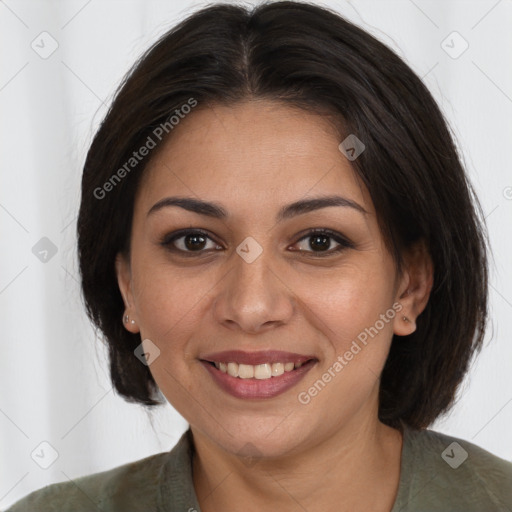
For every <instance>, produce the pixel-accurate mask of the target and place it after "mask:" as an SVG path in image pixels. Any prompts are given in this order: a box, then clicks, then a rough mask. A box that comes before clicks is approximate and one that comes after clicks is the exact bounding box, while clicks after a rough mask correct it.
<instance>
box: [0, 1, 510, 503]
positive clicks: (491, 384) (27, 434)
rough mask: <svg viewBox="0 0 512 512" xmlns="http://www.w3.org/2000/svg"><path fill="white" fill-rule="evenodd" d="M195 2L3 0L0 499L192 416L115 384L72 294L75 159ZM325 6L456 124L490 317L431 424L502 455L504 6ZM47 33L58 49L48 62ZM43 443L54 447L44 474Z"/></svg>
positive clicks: (506, 430)
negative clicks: (481, 221)
mask: <svg viewBox="0 0 512 512" xmlns="http://www.w3.org/2000/svg"><path fill="white" fill-rule="evenodd" d="M203 5H204V2H202V1H194V2H185V1H181V2H179V1H176V2H170V1H155V0H153V1H148V2H144V1H142V0H141V1H131V2H130V1H104V0H102V1H100V0H89V1H86V0H80V1H60V2H50V1H46V2H45V1H36V0H33V1H16V0H3V1H0V48H1V49H2V63H1V66H0V111H1V113H2V115H1V117H0V130H1V132H0V141H1V143H2V145H1V151H0V162H1V184H0V226H1V236H0V244H1V251H0V314H1V326H2V336H1V349H2V350H1V359H0V360H1V371H0V389H1V394H0V433H1V435H0V445H1V447H0V457H1V461H2V462H1V464H0V508H6V507H7V506H9V505H10V504H11V503H13V502H14V501H16V500H17V499H19V498H20V497H22V496H24V495H25V494H27V493H28V492H30V491H32V490H35V489H38V488H40V487H42V486H44V485H47V484H49V483H52V482H57V481H67V480H68V479H71V478H75V477H78V476H81V475H84V474H89V473H93V472H97V471H101V470H105V469H109V468H111V467H114V466H117V465H120V464H123V463H126V462H130V461H133V460H136V459H139V458H142V457H145V456H148V455H151V454H153V453H157V452H161V451H166V450H169V449H170V448H172V446H173V445H174V444H175V443H176V441H177V440H178V438H179V437H180V435H181V433H182V432H183V431H184V430H185V428H186V426H187V425H186V423H185V421H184V420H183V419H182V418H181V417H180V416H179V415H178V414H177V413H176V412H175V411H174V410H173V409H172V408H171V407H170V406H169V407H167V408H163V409H161V410H159V411H158V412H155V413H154V414H153V415H152V418H153V421H152V422H151V421H150V419H149V417H148V415H147V414H146V413H145V411H144V410H143V408H142V407H140V406H136V405H131V404H128V403H126V402H124V401H123V400H122V399H121V398H119V397H118V396H117V395H115V394H114V392H113V390H112V386H111V384H110V381H109V376H108V367H107V364H106V353H105V350H104V347H103V346H102V344H101V343H100V342H99V341H96V340H95V337H94V332H93V331H92V329H91V327H90V325H89V323H88V321H87V319H86V317H85V314H84V311H83V307H82V303H81V299H80V295H79V286H78V281H77V264H76V252H75V225H76V224H75V222H76V213H77V210H78V201H79V197H80V189H79V185H80V175H81V167H82V165H83V162H84V158H85V153H86V150H87V148H88V145H89V143H90V141H91V138H92V135H93V133H94V131H95V130H96V128H97V127H98V124H99V122H100V121H101V119H102V118H103V116H104V114H105V113H106V108H107V106H108V105H109V102H110V100H111V98H112V94H113V92H114V90H115V87H116V86H117V85H118V83H119V82H120V80H121V78H122V76H123V75H124V74H125V72H127V71H128V69H129V68H130V66H131V65H132V64H133V63H134V61H135V59H136V58H137V57H138V56H139V55H140V54H141V53H142V52H143V51H144V50H145V49H147V48H148V47H149V45H150V44H151V43H152V42H154V41H155V40H156V39H157V38H158V37H159V36H160V35H161V34H162V33H163V32H165V31H166V30H167V29H168V28H170V27H171V26H172V25H174V24H175V23H176V22H177V21H178V20H180V19H182V18H183V17H185V15H187V14H189V13H190V12H192V11H194V10H195V9H196V7H197V6H203ZM323 5H326V6H330V7H334V8H335V9H336V10H338V11H339V12H340V13H341V14H343V15H344V16H346V17H347V18H348V19H350V20H352V21H354V22H355V23H357V24H358V25H360V26H362V27H363V28H365V29H366V30H368V31H369V32H370V33H372V34H373V35H375V36H376V37H377V38H379V39H380V40H382V41H383V42H385V43H387V44H388V45H389V46H391V47H392V48H393V49H395V50H396V51H397V52H398V54H399V55H400V56H401V57H402V58H404V59H405V61H406V62H408V63H409V65H410V66H411V67H412V68H413V69H414V70H415V71H416V72H417V74H418V75H419V76H421V77H423V79H424V81H425V83H426V84H427V86H428V87H429V89H430V90H431V91H432V93H433V94H434V96H435V98H436V100H437V101H438V102H439V104H440V106H441V108H442V110H443V111H444V113H445V115H446V117H447V118H448V120H449V122H450V124H451V126H452V129H453V130H454V133H455V136H456V138H457V140H458V143H459V145H460V149H461V152H462V153H463V156H464V160H465V162H466V165H467V169H468V173H469V175H470V178H471V180H472V182H473V184H474V185H475V187H476V190H477V193H478V194H479V197H480V199H481V202H482V205H483V209H484V211H485V215H486V219H487V223H488V228H489V235H490V240H491V244H492V249H493V252H494V262H492V266H491V283H492V285H491V288H490V297H491V320H490V325H489V329H488V332H487V336H486V347H485V348H484V350H483V353H482V355H481V356H480V357H479V358H478V360H477V362H476V363H475V364H474V365H473V366H472V370H471V373H470V375H469V377H468V378H467V379H466V381H465V383H464V386H463V387H462V388H461V392H460V399H459V402H458V404H457V405H456V407H455V408H454V409H453V410H452V412H451V414H450V415H449V416H448V417H447V418H445V419H443V420H440V421H438V422H437V423H436V424H435V425H434V426H433V427H432V428H434V429H436V430H439V431H441V432H444V433H447V434H450V435H454V436H456V437H460V438H462V439H465V440H468V441H471V442H473V443H476V444H478V445H480V446H482V447H484V448H485V449H487V450H489V451H491V452H492V453H495V454H497V455H499V456H501V457H503V458H506V459H512V438H511V436H510V430H511V429H510V426H511V425H512V403H511V402H512V372H511V371H510V369H511V361H512V343H511V339H512V321H511V318H512V291H511V290H512V286H511V285H512V265H511V264H510V254H511V239H510V233H511V230H510V226H511V220H512V172H511V160H512V157H511V141H512V116H511V114H512V66H511V65H510V63H511V62H512V60H511V56H512V42H511V37H512V36H511V31H510V27H511V26H512V0H499V1H497V0H478V1H469V0H464V1H462V0H461V1H454V0H452V1H446V0H438V1H434V0H414V1H413V0H395V1H375V0H374V1H370V0H353V1H350V2H344V1H338V2H335V1H329V2H324V3H323ZM44 31H46V32H48V33H49V34H50V36H47V35H40V34H41V33H42V32H44ZM454 31H456V32H458V34H460V37H459V36H458V35H453V34H452V33H453V32H454ZM52 39H54V40H55V41H56V43H53V44H58V48H57V49H56V51H55V52H54V53H53V54H51V55H50V56H48V55H45V54H44V52H49V51H50V50H51V44H52ZM443 41H445V42H444V43H443ZM464 41H466V42H467V44H469V47H468V48H467V50H466V51H464V52H463V53H462V54H461V55H458V54H459V53H460V52H461V50H462V49H463V48H464V45H465V43H464ZM31 45H33V46H34V48H35V49H33V48H32V47H31ZM36 50H37V51H36ZM41 54H42V56H43V57H47V58H42V56H41ZM454 57H456V58H454ZM43 237H47V238H48V239H50V240H51V242H52V243H53V244H54V245H55V246H56V249H57V253H56V254H55V255H53V256H52V255H51V252H50V253H48V255H47V259H48V261H47V262H42V261H40V259H38V257H36V255H35V254H33V252H32V249H33V247H34V246H35V245H36V244H37V243H38V241H39V240H40V239H41V238H43ZM36 252H37V251H36ZM43 255H44V254H40V257H43ZM453 321H454V322H457V321H458V319H457V318H453ZM42 442H47V443H49V444H50V445H51V446H52V447H53V448H50V447H49V446H48V445H46V444H43V445H41V444H40V443H42ZM53 449H54V450H56V452H57V454H58V457H57V459H56V460H55V462H53V464H51V465H50V466H49V467H48V469H43V468H42V467H41V465H47V464H49V463H50V462H51V461H52V458H51V457H52V453H53V452H52V450H53ZM31 454H33V458H32V457H31Z"/></svg>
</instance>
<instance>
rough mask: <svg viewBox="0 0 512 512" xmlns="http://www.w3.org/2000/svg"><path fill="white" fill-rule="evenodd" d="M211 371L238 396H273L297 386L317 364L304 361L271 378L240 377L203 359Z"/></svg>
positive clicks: (228, 390) (222, 384)
mask: <svg viewBox="0 0 512 512" xmlns="http://www.w3.org/2000/svg"><path fill="white" fill-rule="evenodd" d="M201 363H202V365H203V366H204V367H205V368H206V370H208V372H210V375H211V376H212V377H213V380H214V381H215V382H216V383H217V385H218V386H219V387H220V388H221V389H223V390H224V391H226V392H227V393H229V394H230V395H232V396H234V397H236V398H273V397H275V396H277V395H280V394H281V393H284V392H285V391H287V390H288V389H290V388H291V387H293V386H295V384H297V383H298V382H299V381H300V380H302V378H303V377H304V375H306V373H307V372H308V371H309V370H310V369H311V368H312V367H313V366H314V365H315V364H316V361H315V360H314V359H311V360H309V361H308V362H307V363H304V364H303V365H302V366H301V367H300V368H296V369H295V370H291V371H289V372H284V373H283V374H282V375H279V376H278V377H270V379H254V378H252V379H240V378H239V377H232V376H231V375H229V374H228V373H224V372H222V371H220V370H218V369H217V368H216V367H215V366H214V365H212V364H210V363H208V362H206V361H201Z"/></svg>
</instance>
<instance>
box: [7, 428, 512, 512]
mask: <svg viewBox="0 0 512 512" xmlns="http://www.w3.org/2000/svg"><path fill="white" fill-rule="evenodd" d="M192 455H193V441H192V435H191V431H190V429H189V430H187V431H186V432H185V433H184V434H183V436H182V437H181V439H180V440H179V442H178V443H177V444H176V446H175V447H174V448H173V449H172V450H170V451H169V452H165V453H158V454H156V455H151V456H150V457H146V458H144V459H140V460H138V461H135V462H131V463H129V464H124V465H122V466H117V467H115V468H113V469H110V470H107V471H103V472H100V473H94V474H91V475H87V476H83V477H80V478H76V479H74V480H73V481H67V482H60V483H56V484H52V485H48V486H46V487H44V488H42V489H39V490H37V491H34V492H32V493H30V494H29V495H27V496H25V497H24V498H22V499H21V500H19V501H18V502H16V503H15V504H14V505H12V506H11V508H9V509H8V510H7V511H6V512H50V511H51V512H100V511H103V512H114V511H115V512H136V511H140V512H201V509H200V507H199V504H198V502H197V496H196V493H195V490H194V484H193V479H192ZM369 485H371V483H369ZM408 511H410V512H436V511H439V512H441V511H442V512H459V511H460V512H507V511H509V512H512V463H511V462H508V461H506V460H504V459H501V458H499V457H496V456H495V455H492V454H491V453H489V452H487V451H486V450H484V449H482V448H480V447H478V446H476V445H474V444H472V443H469V442H467V441H464V440H462V439H458V438H455V437H450V436H447V435H445V434H441V433H439V432H435V431H432V430H421V431H416V430H411V429H408V428H405V429H404V443H403V448H402V459H401V472H400V484H399V487H398V494H397V497H396V501H395V504H394V506H393V508H392V510H391V511H390V512H408ZM219 512H221V511H219Z"/></svg>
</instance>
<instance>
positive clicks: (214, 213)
mask: <svg viewBox="0 0 512 512" xmlns="http://www.w3.org/2000/svg"><path fill="white" fill-rule="evenodd" d="M169 206H178V207H180V208H183V209H184V210H188V211H190V212H193V213H197V214H199V215H205V216H207V217H212V218H215V219H226V218H228V216H229V215H228V212H227V210H226V209H225V208H224V207H223V206H222V205H220V204H218V203H214V202H208V201H203V200H202V199H196V198H192V197H166V198H164V199H161V200H160V201H158V202H157V203H155V204H154V205H153V206H152V207H151V208H150V210H149V211H148V213H147V215H148V216H149V215H150V214H152V213H154V212H156V211H158V210H161V209H162V208H166V207H169ZM332 206H338V207H347V208H353V209H354V210H356V211H358V212H360V213H362V214H363V215H368V212H367V211H366V210H365V209H364V208H363V207H362V206H361V205H360V204H359V203H356V202H355V201H353V200H352V199H348V198H346V197H342V196H324V197H316V198H312V199H301V200H300V201H296V202H294V203H291V204H289V205H286V206H284V207H282V208H281V209H280V210H279V212H278V213H277V216H276V221H277V222H282V221H283V220H286V219H290V218H292V217H295V216H297V215H303V214H305V213H308V212H312V211H315V210H320V209H321V208H327V207H332Z"/></svg>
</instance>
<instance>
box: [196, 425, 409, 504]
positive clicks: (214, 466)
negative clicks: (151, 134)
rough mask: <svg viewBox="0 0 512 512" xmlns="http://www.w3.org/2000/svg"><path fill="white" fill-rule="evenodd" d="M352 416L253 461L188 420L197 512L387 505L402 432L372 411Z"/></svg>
mask: <svg viewBox="0 0 512 512" xmlns="http://www.w3.org/2000/svg"><path fill="white" fill-rule="evenodd" d="M353 423H354V424H353V425H350V424H347V425H346V426H344V427H343V428H341V429H338V430H337V431H335V432H334V433H333V434H332V435H331V436H329V437H326V438H324V439H322V440H321V441H318V442H316V443H315V442H313V443H311V445H310V446H308V447H307V448H306V449H304V450H301V451H300V452H299V451H297V452H295V453H294V454H293V455H288V456H280V457H278V458H269V457H266V458H262V459H255V460H252V461H250V460H249V461H248V460H247V459H243V458H241V457H239V456H237V455H236V454H232V453H229V452H227V451H226V450H224V449H223V448H222V447H220V446H219V445H217V444H216V443H214V442H213V441H212V440H211V439H210V438H209V437H207V436H205V435H204V434H203V433H202V432H200V431H197V430H196V429H195V428H194V427H192V426H191V430H192V434H193V437H194V446H195V454H194V461H193V475H194V487H195V489H196V494H197V497H198V501H199V504H200V507H201V510H202V512H213V511H218V510H222V511H223V512H232V511H235V510H240V508H241V507H243V508H244V509H245V510H258V511H260V510H268V509H275V508H283V509H285V510H288V509H291V508H292V507H297V510H299V509H300V508H301V507H302V509H305V510H308V512H315V511H322V512H328V511H331V510H332V511H334V510H336V511H338V512H341V511H349V510H350V511H351V512H354V511H359V510H361V511H367V510H372V511H376V512H378V511H382V512H389V511H390V510H391V508H392V507H393V503H394V501H395V498H396V494H397V491H398V483H399V478H400V462H401V450H402V435H401V433H400V432H399V431H398V430H395V429H392V428H390V427H388V426H386V425H384V424H383V423H381V422H380V421H378V419H377V418H375V419H374V420H373V421H371V420H367V421H365V422H363V423H361V422H360V421H359V422H355V421H354V422H353ZM356 423H357V424H356ZM249 503H250V504H251V506H250V507H249V508H248V507H247V504H249Z"/></svg>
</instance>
